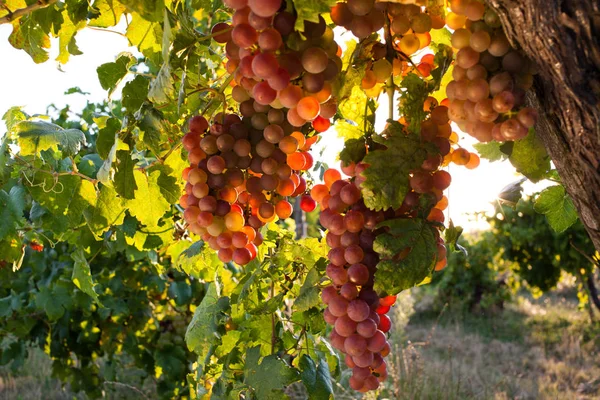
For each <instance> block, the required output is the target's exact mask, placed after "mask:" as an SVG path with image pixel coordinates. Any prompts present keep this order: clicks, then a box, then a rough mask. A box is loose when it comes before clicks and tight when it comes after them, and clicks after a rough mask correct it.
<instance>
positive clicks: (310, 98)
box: [212, 0, 342, 132]
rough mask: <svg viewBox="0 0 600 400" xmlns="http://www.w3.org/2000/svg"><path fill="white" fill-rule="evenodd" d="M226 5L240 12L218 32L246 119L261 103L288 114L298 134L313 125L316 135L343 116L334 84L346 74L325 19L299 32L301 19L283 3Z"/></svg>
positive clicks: (262, 0)
mask: <svg viewBox="0 0 600 400" xmlns="http://www.w3.org/2000/svg"><path fill="white" fill-rule="evenodd" d="M224 3H225V5H227V6H228V7H230V8H232V9H234V10H235V12H234V13H233V17H232V21H231V25H229V24H227V23H219V24H217V25H215V26H214V27H213V29H212V32H213V37H214V39H215V40H216V41H217V42H219V43H222V44H225V52H226V55H227V58H228V61H227V65H226V68H227V70H228V71H229V72H230V73H231V74H233V76H234V84H235V86H234V87H233V90H232V97H233V99H234V100H235V101H236V102H237V103H239V104H240V110H241V112H242V114H243V110H242V109H243V108H249V107H250V106H251V105H252V104H253V103H258V104H260V105H262V106H271V107H272V108H274V109H279V110H287V111H286V113H285V118H286V120H287V122H289V123H290V124H291V125H292V126H294V127H296V128H301V127H303V126H304V125H306V124H310V127H311V128H312V129H314V130H315V131H316V132H324V131H326V130H327V129H328V128H329V127H330V125H331V122H330V118H332V117H333V116H334V115H335V113H336V111H337V104H336V102H335V99H333V98H332V91H333V86H332V84H333V81H334V79H335V78H336V77H337V75H338V74H339V73H340V71H341V68H342V60H341V58H340V56H341V48H340V47H339V46H338V44H337V43H336V41H335V40H334V34H333V30H332V29H331V28H329V27H328V26H327V25H326V23H325V20H324V19H323V18H322V17H319V22H318V23H314V22H310V21H306V22H305V23H304V31H303V32H302V33H299V32H296V31H295V30H294V24H295V21H296V17H295V16H294V14H293V13H290V12H288V11H285V10H282V9H284V8H285V7H283V6H282V4H283V3H282V0H226V1H225V2H224ZM288 43H293V48H292V47H290V46H289V45H288Z"/></svg>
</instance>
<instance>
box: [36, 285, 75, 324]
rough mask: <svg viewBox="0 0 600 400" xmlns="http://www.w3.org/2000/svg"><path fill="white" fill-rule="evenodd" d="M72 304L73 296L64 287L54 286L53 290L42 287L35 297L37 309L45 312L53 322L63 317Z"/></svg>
mask: <svg viewBox="0 0 600 400" xmlns="http://www.w3.org/2000/svg"><path fill="white" fill-rule="evenodd" d="M72 304H73V300H72V294H71V293H70V292H69V291H68V290H67V288H65V287H64V286H58V285H54V286H53V287H52V288H51V289H50V288H48V287H47V286H42V287H41V288H40V291H39V292H38V293H37V294H36V296H35V305H36V307H37V308H38V309H40V310H43V311H44V312H45V313H46V315H48V318H49V319H50V320H51V321H55V320H57V319H59V318H60V317H62V316H63V315H64V313H65V310H67V309H69V308H71V306H72Z"/></svg>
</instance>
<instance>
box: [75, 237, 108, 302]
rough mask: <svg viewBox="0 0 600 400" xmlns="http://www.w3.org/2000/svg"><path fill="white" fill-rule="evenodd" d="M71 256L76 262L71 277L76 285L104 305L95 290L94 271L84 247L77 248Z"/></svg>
mask: <svg viewBox="0 0 600 400" xmlns="http://www.w3.org/2000/svg"><path fill="white" fill-rule="evenodd" d="M71 258H72V259H73V261H74V262H75V264H74V265H73V276H72V277H71V279H72V280H73V283H74V284H75V286H77V287H78V288H79V290H81V291H82V292H84V293H85V294H87V295H88V296H90V297H91V298H92V299H94V301H95V302H96V304H98V305H99V306H101V307H102V303H101V302H100V299H99V298H98V293H96V290H94V286H95V284H94V280H93V279H92V272H91V270H90V265H89V264H88V262H87V260H86V259H85V254H84V253H83V249H82V248H79V249H77V250H76V251H75V252H74V253H73V254H71Z"/></svg>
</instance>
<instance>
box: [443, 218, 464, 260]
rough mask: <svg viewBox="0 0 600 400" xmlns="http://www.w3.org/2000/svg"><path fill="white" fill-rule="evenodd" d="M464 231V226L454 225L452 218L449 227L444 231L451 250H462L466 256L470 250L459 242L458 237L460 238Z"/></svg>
mask: <svg viewBox="0 0 600 400" xmlns="http://www.w3.org/2000/svg"><path fill="white" fill-rule="evenodd" d="M462 233H463V228H462V227H460V226H454V222H452V220H450V223H449V224H448V228H447V229H446V231H445V232H444V239H445V242H446V246H448V247H449V248H450V251H451V252H460V253H463V254H464V255H465V256H468V255H469V252H468V251H467V249H465V248H464V247H463V246H461V245H460V244H458V239H460V236H461V235H462Z"/></svg>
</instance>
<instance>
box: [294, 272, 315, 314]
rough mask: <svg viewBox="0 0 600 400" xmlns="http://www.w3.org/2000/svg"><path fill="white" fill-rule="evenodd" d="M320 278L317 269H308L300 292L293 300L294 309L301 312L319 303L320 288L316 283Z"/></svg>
mask: <svg viewBox="0 0 600 400" xmlns="http://www.w3.org/2000/svg"><path fill="white" fill-rule="evenodd" d="M320 279H321V277H320V275H319V271H318V270H317V269H316V268H313V269H311V270H310V271H308V274H307V275H306V279H305V280H304V283H303V284H302V287H301V288H300V293H298V297H296V300H295V301H294V309H295V310H296V311H299V312H303V311H306V310H308V309H309V308H312V307H315V306H317V305H319V301H320V297H319V294H320V292H321V290H320V289H319V286H318V283H319V280H320Z"/></svg>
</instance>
